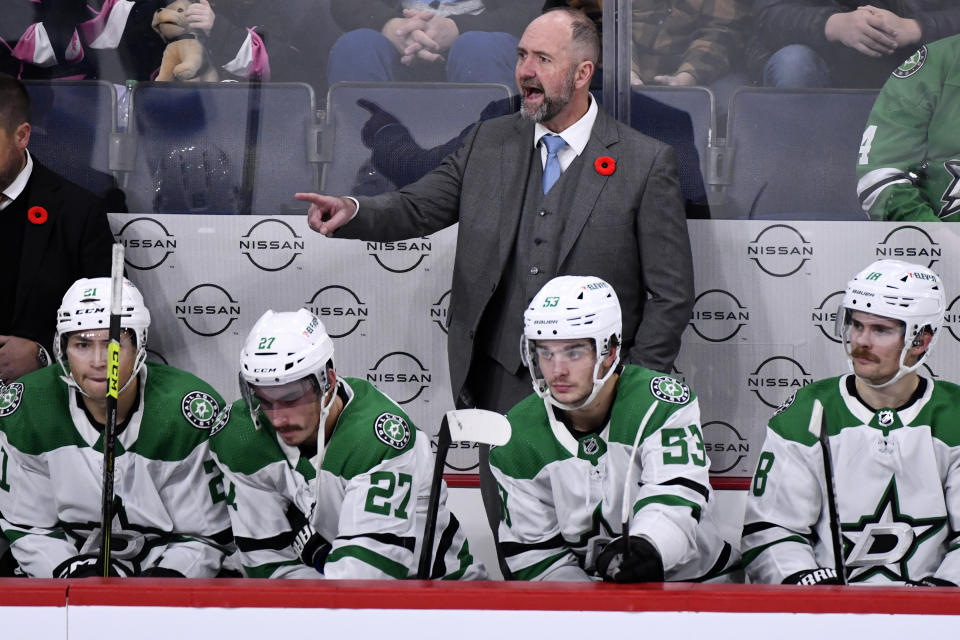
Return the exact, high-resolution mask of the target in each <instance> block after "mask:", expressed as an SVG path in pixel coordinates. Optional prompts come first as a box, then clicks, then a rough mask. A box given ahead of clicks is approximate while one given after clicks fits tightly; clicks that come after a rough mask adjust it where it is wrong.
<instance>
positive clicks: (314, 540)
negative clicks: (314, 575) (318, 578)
mask: <svg viewBox="0 0 960 640" xmlns="http://www.w3.org/2000/svg"><path fill="white" fill-rule="evenodd" d="M330 548H331V545H330V543H329V542H327V541H326V540H325V539H324V537H323V536H321V535H320V534H319V533H317V532H316V531H314V529H313V527H311V526H310V523H309V522H308V523H306V524H305V525H303V526H302V527H301V528H300V530H299V531H297V535H296V536H295V537H294V538H293V550H294V551H296V552H297V555H298V556H300V561H301V562H303V564H305V565H307V566H308V567H313V568H314V569H316V570H317V571H318V572H319V573H323V565H324V563H325V562H326V561H327V554H328V553H330Z"/></svg>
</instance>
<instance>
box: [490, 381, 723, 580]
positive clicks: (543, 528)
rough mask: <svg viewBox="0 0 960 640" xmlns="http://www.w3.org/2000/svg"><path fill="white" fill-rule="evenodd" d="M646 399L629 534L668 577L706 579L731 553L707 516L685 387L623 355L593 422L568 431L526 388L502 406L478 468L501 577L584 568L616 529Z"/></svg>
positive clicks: (692, 401) (703, 459)
mask: <svg viewBox="0 0 960 640" xmlns="http://www.w3.org/2000/svg"><path fill="white" fill-rule="evenodd" d="M654 400H659V406H658V407H657V408H656V409H655V410H654V413H653V415H652V416H651V418H650V420H649V422H648V423H647V427H646V429H645V430H644V432H643V434H642V437H641V441H640V446H639V450H638V451H637V456H636V459H635V460H634V461H633V464H634V465H635V468H634V473H633V478H634V480H635V481H636V484H635V485H634V489H633V491H632V494H631V496H630V500H631V501H632V504H633V519H632V520H631V521H630V535H632V536H644V537H645V538H647V539H648V540H649V541H650V542H651V543H652V544H653V545H654V546H655V547H656V548H657V550H658V551H659V552H660V555H661V557H662V559H663V566H664V570H665V575H666V578H667V579H668V580H695V579H707V578H712V577H714V576H717V575H719V574H721V573H723V572H724V571H725V570H727V569H729V567H730V566H732V565H733V564H735V562H736V561H737V559H738V558H737V554H736V552H735V549H733V548H732V547H731V545H730V544H729V543H726V542H724V541H723V540H722V539H721V538H720V536H719V535H718V532H717V527H716V523H715V521H714V516H713V509H714V501H713V500H712V498H713V491H712V489H711V488H710V479H709V475H708V472H709V468H710V461H709V459H708V458H707V454H706V452H705V451H704V446H703V437H702V435H701V433H700V408H699V404H698V402H697V399H696V397H695V396H694V395H693V393H691V391H690V389H689V388H688V387H687V386H686V385H685V384H683V383H682V382H680V381H678V380H676V379H674V378H671V377H669V376H664V375H660V374H657V373H655V372H653V371H650V370H649V369H645V368H643V367H639V366H634V365H626V366H624V369H623V372H622V374H621V375H620V379H619V381H618V383H617V393H616V397H615V399H614V401H613V408H612V411H611V414H610V421H609V423H608V424H607V425H606V426H605V427H604V428H603V430H602V431H600V432H599V433H595V434H589V435H585V436H581V437H580V438H579V439H577V438H575V437H574V436H573V435H571V433H570V432H569V431H568V430H567V428H566V427H565V426H564V425H563V424H562V423H560V422H559V421H558V420H557V419H556V418H555V415H554V413H553V412H554V408H553V407H552V406H549V405H547V404H546V402H545V401H543V400H542V399H541V398H539V397H538V396H536V395H531V396H529V397H528V398H526V399H525V400H523V401H521V402H520V403H519V404H518V405H517V406H516V407H514V408H513V409H512V410H511V411H510V412H509V413H508V414H507V418H508V419H509V420H510V424H511V425H512V427H513V434H512V436H511V438H510V441H509V442H508V443H507V444H505V445H503V446H501V447H496V448H495V449H493V450H492V451H491V452H490V467H491V471H492V472H493V476H494V478H495V479H496V481H497V484H498V485H499V491H500V515H501V521H500V528H499V544H500V552H501V554H502V555H503V557H504V558H505V559H506V562H507V565H508V566H509V568H510V571H511V573H512V574H513V575H512V576H511V577H512V578H513V579H516V580H590V579H596V576H595V570H596V568H595V562H596V558H597V556H598V555H599V554H600V552H601V551H602V550H603V547H604V546H605V545H606V544H607V543H608V542H609V541H610V540H612V539H613V538H615V537H617V536H619V535H620V532H621V529H622V523H621V520H620V514H621V509H622V500H623V483H624V479H625V477H626V471H627V465H628V464H629V459H630V454H631V452H632V449H633V441H634V438H635V437H636V435H637V428H638V427H639V423H640V421H641V419H642V417H643V416H644V414H645V413H646V411H647V409H648V408H649V407H650V405H651V404H652V403H653V402H654ZM548 412H549V413H548Z"/></svg>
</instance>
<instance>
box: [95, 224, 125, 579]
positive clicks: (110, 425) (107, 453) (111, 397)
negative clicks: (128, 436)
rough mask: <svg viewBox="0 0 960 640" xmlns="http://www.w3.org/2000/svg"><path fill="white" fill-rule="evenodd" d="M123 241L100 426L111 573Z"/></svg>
mask: <svg viewBox="0 0 960 640" xmlns="http://www.w3.org/2000/svg"><path fill="white" fill-rule="evenodd" d="M122 292H123V245H122V244H120V243H116V244H114V245H113V258H112V264H111V268H110V332H109V335H110V343H109V345H107V423H106V425H105V426H104V429H103V497H102V501H101V514H102V521H101V524H100V533H101V536H102V537H101V540H100V564H101V567H102V569H103V577H104V578H106V577H109V575H110V536H111V533H112V528H113V464H114V456H115V452H114V449H115V448H116V446H117V397H118V391H119V389H120V380H119V377H120V315H121V313H122V312H123V301H122V298H121V295H122Z"/></svg>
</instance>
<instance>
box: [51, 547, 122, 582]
mask: <svg viewBox="0 0 960 640" xmlns="http://www.w3.org/2000/svg"><path fill="white" fill-rule="evenodd" d="M53 575H54V577H56V578H96V577H102V576H103V565H101V564H100V556H99V555H98V554H95V553H84V554H81V555H79V556H74V557H72V558H69V559H67V560H64V561H63V562H61V563H60V564H59V565H58V566H57V567H56V568H55V569H54V570H53ZM132 575H133V570H132V569H130V567H128V566H126V565H124V564H123V563H122V562H119V561H118V560H114V559H113V558H111V559H110V576H111V577H116V578H129V577H130V576H132Z"/></svg>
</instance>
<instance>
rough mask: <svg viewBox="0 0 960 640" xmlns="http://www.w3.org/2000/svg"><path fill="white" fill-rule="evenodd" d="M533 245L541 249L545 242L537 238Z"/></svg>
mask: <svg viewBox="0 0 960 640" xmlns="http://www.w3.org/2000/svg"><path fill="white" fill-rule="evenodd" d="M533 244H535V245H537V246H538V247H539V246H540V245H541V244H543V240H541V239H540V238H536V239H535V240H534V241H533Z"/></svg>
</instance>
